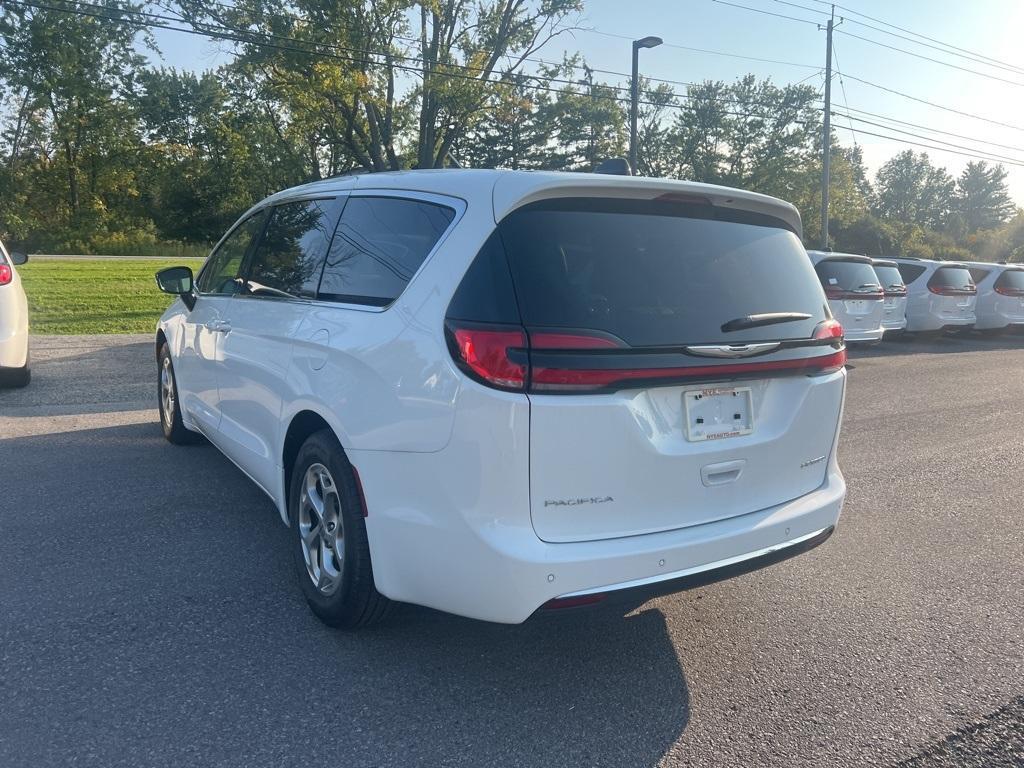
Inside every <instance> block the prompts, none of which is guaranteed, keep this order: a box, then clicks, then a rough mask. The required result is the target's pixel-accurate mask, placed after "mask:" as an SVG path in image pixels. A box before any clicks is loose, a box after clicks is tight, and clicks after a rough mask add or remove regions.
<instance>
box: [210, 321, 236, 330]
mask: <svg viewBox="0 0 1024 768" xmlns="http://www.w3.org/2000/svg"><path fill="white" fill-rule="evenodd" d="M206 330H208V331H213V332H214V333H227V332H228V331H230V330H231V323H229V322H228V321H227V320H208V321H207V322H206Z"/></svg>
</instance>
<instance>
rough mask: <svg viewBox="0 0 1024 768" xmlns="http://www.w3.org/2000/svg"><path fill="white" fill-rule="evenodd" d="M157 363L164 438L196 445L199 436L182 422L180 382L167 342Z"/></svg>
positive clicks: (179, 443)
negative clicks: (179, 393) (179, 395)
mask: <svg viewBox="0 0 1024 768" xmlns="http://www.w3.org/2000/svg"><path fill="white" fill-rule="evenodd" d="M157 361H158V367H157V376H156V387H157V401H158V402H159V403H160V428H161V429H163V432H164V437H165V438H167V441H168V442H170V443H173V444H174V445H190V444H192V443H195V442H197V441H198V440H199V435H198V434H196V433H195V432H193V431H192V430H190V429H189V428H188V427H186V426H185V424H184V422H183V421H182V420H181V405H180V401H179V399H178V380H177V378H175V376H174V364H173V363H172V362H171V350H170V349H169V348H168V347H167V343H166V342H164V343H163V344H161V345H160V354H159V355H158V356H157Z"/></svg>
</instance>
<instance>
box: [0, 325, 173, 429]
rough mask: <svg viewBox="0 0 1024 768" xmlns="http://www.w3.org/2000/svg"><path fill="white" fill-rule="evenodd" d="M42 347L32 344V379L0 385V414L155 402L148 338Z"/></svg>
mask: <svg viewBox="0 0 1024 768" xmlns="http://www.w3.org/2000/svg"><path fill="white" fill-rule="evenodd" d="M75 341H76V340H75V339H74V338H72V337H69V341H68V343H67V346H65V347H63V348H61V349H59V350H54V349H53V347H52V346H51V347H50V348H48V349H45V350H38V349H37V342H33V346H32V351H31V355H32V382H31V383H30V384H29V385H28V386H27V387H25V388H23V389H2V388H0V416H12V417H13V416H40V415H46V416H49V415H79V414H86V413H102V412H119V411H142V410H149V409H150V408H156V405H157V403H156V363H155V356H154V352H153V343H152V342H133V343H128V344H124V343H118V344H110V345H106V346H94V345H91V344H89V345H86V344H83V345H82V347H81V351H76V347H75Z"/></svg>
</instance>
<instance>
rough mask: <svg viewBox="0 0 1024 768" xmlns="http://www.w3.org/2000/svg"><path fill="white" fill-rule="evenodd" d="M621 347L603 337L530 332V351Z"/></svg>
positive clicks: (583, 334) (582, 334)
mask: <svg viewBox="0 0 1024 768" xmlns="http://www.w3.org/2000/svg"><path fill="white" fill-rule="evenodd" d="M622 346H623V345H622V344H621V343H619V342H617V341H614V340H612V339H609V338H607V337H605V336H597V335H592V334H585V333H552V332H547V331H531V332H530V347H531V348H532V349H617V348H620V347H622Z"/></svg>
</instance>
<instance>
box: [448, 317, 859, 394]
mask: <svg viewBox="0 0 1024 768" xmlns="http://www.w3.org/2000/svg"><path fill="white" fill-rule="evenodd" d="M448 338H449V344H450V346H451V348H452V355H453V357H454V358H455V361H456V363H457V364H458V365H459V367H460V368H462V369H463V370H464V371H465V372H466V373H468V374H469V375H471V376H472V377H473V378H475V379H477V380H478V381H480V382H482V383H484V384H488V385H490V386H493V387H497V388H499V389H506V390H512V391H517V392H523V391H530V392H542V393H556V392H558V393H571V392H593V391H600V390H606V391H608V390H614V389H616V388H621V387H622V386H625V385H628V384H637V383H645V382H651V383H667V382H669V381H688V380H693V379H703V380H713V379H715V378H732V377H735V376H750V375H757V374H759V373H772V372H782V373H787V374H798V373H806V374H817V373H830V372H833V371H837V370H839V369H840V368H842V367H843V366H844V365H845V364H846V349H845V347H844V346H843V327H842V325H840V324H839V322H838V321H836V320H825V321H823V322H821V323H819V324H818V326H817V328H816V329H815V331H814V337H813V340H809V341H816V342H825V343H827V344H828V345H829V346H831V347H832V348H833V351H832V352H831V353H830V354H823V355H815V356H813V357H798V358H790V359H786V360H752V361H742V362H741V361H730V362H722V363H717V364H714V365H685V366H665V365H664V362H662V361H664V359H665V355H667V354H678V353H666V352H665V351H664V350H663V349H655V350H637V349H630V348H629V347H628V346H627V345H625V344H623V343H622V342H621V341H617V340H615V339H613V338H608V336H607V335H606V334H601V333H599V332H589V331H571V332H566V333H561V332H551V331H531V332H529V333H527V331H526V330H525V329H523V328H512V327H508V326H500V327H486V326H483V325H481V324H464V323H461V322H458V321H449V323H448ZM613 350H614V351H613ZM609 352H610V354H608V353H609ZM652 357H654V358H657V359H658V363H660V364H658V363H655V362H653V361H652ZM642 358H646V361H647V362H650V363H651V364H649V365H639V364H638V363H639V362H640V359H642Z"/></svg>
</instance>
